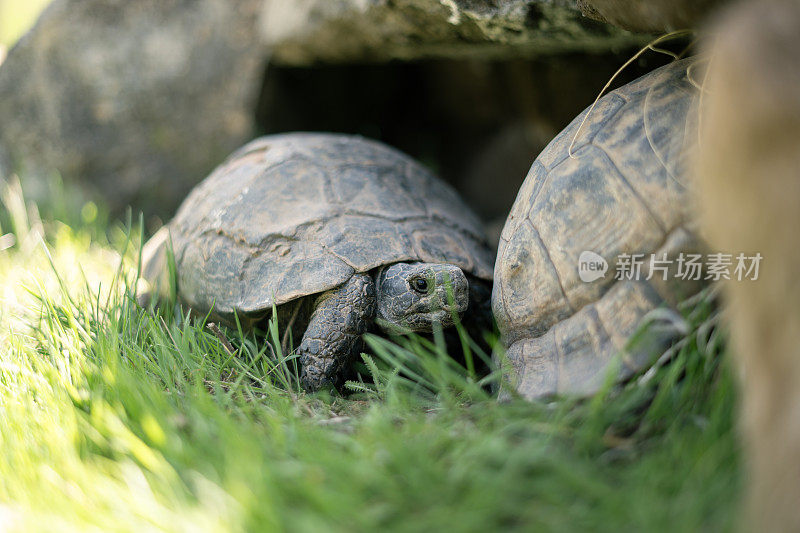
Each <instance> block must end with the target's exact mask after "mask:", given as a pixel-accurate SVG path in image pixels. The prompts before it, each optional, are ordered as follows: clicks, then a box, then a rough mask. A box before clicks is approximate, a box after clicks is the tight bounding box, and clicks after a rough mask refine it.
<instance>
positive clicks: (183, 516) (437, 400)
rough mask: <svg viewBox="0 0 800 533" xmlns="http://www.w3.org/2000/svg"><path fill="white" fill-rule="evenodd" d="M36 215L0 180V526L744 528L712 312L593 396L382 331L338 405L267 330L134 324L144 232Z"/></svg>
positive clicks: (175, 316) (703, 303)
mask: <svg viewBox="0 0 800 533" xmlns="http://www.w3.org/2000/svg"><path fill="white" fill-rule="evenodd" d="M12 183H13V182H12ZM42 210H43V212H44V211H47V212H48V213H51V214H50V215H48V216H47V217H45V220H44V221H42V220H40V217H39V215H38V213H37V210H36V209H34V208H33V207H32V206H30V205H26V204H25V202H24V201H23V198H22V195H21V193H20V192H19V188H18V187H17V186H15V185H13V184H12V185H10V186H6V187H5V188H4V193H3V204H2V207H0V224H2V227H0V235H12V236H13V237H9V238H7V239H6V241H5V242H12V239H13V242H14V243H15V244H14V245H13V246H11V247H10V248H8V249H5V250H3V251H0V298H1V300H0V420H1V421H2V422H0V529H2V527H1V526H12V527H13V526H15V527H16V528H18V529H19V530H22V531H31V530H39V531H54V530H69V529H73V530H79V531H85V530H91V529H96V530H125V531H128V530H136V531H140V530H143V529H144V530H148V529H166V530H174V531H202V530H214V531H270V530H301V531H317V530H321V531H325V530H342V531H344V530H347V531H366V530H376V529H389V530H403V531H418V530H448V531H449V530H465V531H492V530H497V529H525V530H535V529H544V530H575V529H589V530H601V531H618V530H620V529H623V530H670V531H674V530H679V531H680V530H708V529H710V530H729V529H732V528H734V526H735V524H736V523H737V517H738V507H737V495H738V487H739V467H738V464H739V460H738V451H737V445H736V441H735V435H734V430H733V416H734V405H735V398H734V396H735V394H734V391H733V387H732V380H731V376H730V371H729V370H728V368H727V365H726V364H725V362H724V358H723V357H721V354H720V352H721V350H722V349H723V348H722V343H721V342H719V341H720V338H721V337H720V336H719V334H716V336H715V337H712V342H708V338H709V335H708V333H709V331H707V330H708V328H707V327H705V326H704V324H708V320H709V317H710V316H711V314H712V313H713V308H712V307H711V306H709V304H708V301H707V299H705V298H703V299H700V300H699V301H698V302H696V303H695V304H694V305H693V306H691V308H690V309H689V310H687V313H688V312H691V313H692V314H691V315H688V317H689V321H690V323H691V324H692V326H693V327H692V333H691V334H690V335H689V336H688V337H687V339H686V341H685V342H684V343H683V345H682V347H681V348H680V350H677V353H676V354H675V356H674V357H673V360H672V361H671V362H669V363H667V364H665V365H663V366H661V367H659V368H657V369H656V370H655V371H654V372H653V373H651V374H650V375H648V376H647V377H646V378H640V379H638V380H633V381H632V382H631V383H629V384H628V385H627V386H625V387H623V388H610V389H609V390H607V391H605V392H604V393H603V394H601V395H599V396H597V397H596V398H594V399H592V400H591V401H586V402H576V401H568V400H562V401H554V402H551V403H547V404H541V403H540V404H530V403H526V402H523V401H517V400H513V401H510V402H508V403H498V402H497V401H496V399H495V397H494V395H493V393H492V388H491V386H490V384H491V381H492V380H493V377H492V376H490V377H485V376H482V375H479V374H477V373H476V372H475V371H474V370H473V369H472V368H468V367H466V366H465V367H462V366H461V365H458V364H456V363H455V362H454V361H452V360H451V359H450V358H448V357H447V354H445V353H443V350H442V348H441V343H437V342H436V341H435V339H434V341H430V342H429V341H425V340H423V339H419V338H409V339H400V340H397V341H396V342H390V341H387V340H385V339H381V338H379V337H369V338H368V352H369V353H368V355H367V357H365V360H364V363H363V365H362V366H361V374H360V375H361V380H360V381H355V382H351V383H350V387H349V390H350V394H349V395H348V396H344V397H343V396H335V395H331V394H329V393H323V394H318V395H307V394H305V393H303V392H302V391H300V390H299V389H298V388H297V386H296V384H297V382H296V378H295V377H294V376H295V370H294V366H293V361H292V355H291V353H287V354H284V353H282V351H281V342H280V339H281V336H280V332H278V331H277V330H276V329H275V327H274V324H273V325H272V326H270V328H269V329H270V331H269V332H268V340H267V341H265V340H264V339H263V338H260V337H257V336H256V335H253V334H247V335H242V334H240V333H239V332H237V331H236V330H235V329H223V330H222V331H220V333H221V335H223V336H224V337H225V338H226V340H229V342H230V346H226V345H225V343H223V342H222V341H221V339H220V337H219V336H218V335H217V334H215V332H214V331H211V330H209V329H208V328H206V327H203V325H202V324H199V323H195V322H193V321H191V320H188V319H186V318H185V317H183V316H182V315H181V313H180V312H173V310H171V309H162V310H160V311H154V310H143V309H141V308H140V307H138V306H137V305H136V304H135V302H134V300H133V299H132V297H131V294H130V288H131V287H133V286H134V284H135V280H134V277H135V264H136V258H137V248H138V246H139V239H138V237H137V235H138V233H137V231H136V230H134V231H129V230H128V229H127V227H126V226H123V225H112V226H111V227H110V228H106V227H105V224H104V223H103V218H102V215H98V214H97V209H96V208H94V211H93V209H92V208H88V209H87V210H86V212H84V214H83V215H80V214H75V215H74V216H73V217H72V218H69V213H67V212H66V211H62V212H60V211H59V210H58V209H52V208H48V209H46V210H45V209H44V208H43V209H42ZM59 213H61V214H59ZM65 219H69V225H67V224H64V223H63V222H59V220H65ZM231 348H232V349H233V352H232V353H231ZM471 351H472V353H473V356H474V357H475V360H476V361H477V360H479V359H480V358H481V357H485V354H482V353H481V351H480V348H479V347H478V346H477V345H476V346H472V347H471Z"/></svg>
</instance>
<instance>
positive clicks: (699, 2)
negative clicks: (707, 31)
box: [578, 0, 726, 32]
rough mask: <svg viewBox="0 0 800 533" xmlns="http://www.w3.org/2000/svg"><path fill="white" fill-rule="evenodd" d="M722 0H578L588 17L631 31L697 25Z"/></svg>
mask: <svg viewBox="0 0 800 533" xmlns="http://www.w3.org/2000/svg"><path fill="white" fill-rule="evenodd" d="M725 1H726V0H578V7H579V8H580V10H581V11H582V12H583V13H584V14H585V15H586V16H588V17H591V18H593V19H595V20H599V21H602V22H608V23H610V24H614V25H616V26H619V27H620V28H625V29H627V30H631V31H638V32H668V31H674V30H681V29H692V28H695V27H697V26H698V25H699V24H700V23H701V22H702V20H703V19H704V18H705V17H706V16H707V15H708V14H709V13H710V12H711V11H712V10H713V9H714V8H716V7H717V6H719V5H721V4H722V3H723V2H725Z"/></svg>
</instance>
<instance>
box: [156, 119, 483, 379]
mask: <svg viewBox="0 0 800 533" xmlns="http://www.w3.org/2000/svg"><path fill="white" fill-rule="evenodd" d="M170 241H171V243H172V244H171V245H172V249H173V253H174V259H175V266H176V270H177V292H178V297H179V300H181V302H182V303H184V304H186V305H187V306H188V307H190V308H191V310H192V311H193V312H194V313H195V314H199V315H205V314H210V316H211V317H212V318H213V319H214V320H218V321H221V322H223V323H228V324H231V323H233V321H234V320H235V318H234V316H236V317H238V319H239V321H240V323H241V324H243V325H244V326H245V327H251V326H253V325H254V324H255V323H257V322H258V321H260V320H262V319H264V318H265V317H266V316H267V315H268V314H269V313H270V312H271V310H272V308H273V306H276V307H277V309H278V316H279V317H281V318H282V319H283V322H282V326H285V327H290V328H292V331H293V332H297V333H298V335H297V336H295V337H294V338H299V336H302V341H301V342H300V344H299V347H298V348H297V353H298V356H299V357H298V358H299V362H300V364H301V365H302V371H301V384H302V386H303V387H304V388H305V389H307V390H312V391H313V390H317V389H319V388H321V387H324V386H331V385H333V386H337V385H339V384H340V383H341V380H342V376H343V374H344V371H345V369H346V368H347V367H348V363H349V362H350V361H351V360H352V359H353V357H354V356H355V355H357V354H358V352H359V350H360V349H361V336H362V334H363V333H364V332H366V331H367V330H368V329H369V328H370V327H371V326H372V325H373V324H377V325H378V326H379V327H380V328H382V329H383V330H385V331H414V332H429V331H431V330H432V329H433V328H434V326H435V324H440V325H441V326H442V327H448V326H451V325H452V324H453V321H454V318H455V315H458V316H463V314H464V313H465V312H466V311H467V309H468V307H473V308H474V310H479V309H480V307H481V306H483V307H484V308H485V310H486V311H485V312H486V314H487V315H489V316H491V315H490V313H491V311H490V309H489V298H490V296H489V294H490V290H491V289H490V287H491V279H492V271H493V269H492V264H493V255H492V253H491V252H490V250H489V247H488V245H487V244H486V243H487V240H486V238H485V236H484V235H483V230H482V228H481V225H480V223H479V221H478V219H477V217H476V216H475V215H474V214H473V213H472V212H471V211H470V209H469V208H468V207H467V206H466V205H465V204H464V203H463V201H462V200H461V199H460V198H459V197H458V195H457V194H456V192H455V191H454V190H453V189H452V188H451V187H450V186H448V185H446V184H445V183H444V182H442V181H440V180H439V179H438V178H436V177H435V176H434V175H433V174H432V173H431V172H429V171H428V170H426V169H425V168H424V167H423V166H422V165H421V164H419V163H417V162H416V161H414V160H413V159H412V158H410V157H409V156H407V155H405V154H403V153H401V152H399V151H397V150H395V149H393V148H390V147H388V146H386V145H384V144H381V143H379V142H376V141H372V140H367V139H364V138H361V137H358V136H350V135H340V134H324V133H289V134H281V135H271V136H266V137H261V138H259V139H256V140H254V141H252V142H250V143H249V144H247V145H245V146H244V147H242V148H241V149H240V150H238V151H237V152H235V153H234V154H232V155H231V156H230V157H229V158H228V159H227V160H226V161H225V162H223V163H222V164H221V165H220V166H219V167H217V168H216V169H215V170H214V171H213V172H212V173H211V174H210V175H209V176H208V177H207V178H206V179H205V180H204V181H203V182H201V183H200V184H199V185H198V186H197V187H196V188H195V189H194V190H193V191H192V192H191V193H190V194H189V195H188V197H187V198H186V200H185V201H184V202H183V204H182V205H181V206H180V208H179V210H178V211H177V213H176V215H175V217H174V218H173V219H172V221H171V222H169V224H168V225H167V226H165V227H164V228H162V230H160V231H159V233H158V234H156V235H155V236H154V237H153V238H152V239H151V240H150V241H149V242H148V243H147V245H146V246H145V251H144V253H143V256H144V260H143V273H144V277H145V278H149V279H150V280H151V281H152V282H154V283H155V282H157V281H158V279H159V277H161V278H162V280H163V276H164V275H165V271H166V269H165V263H166V261H165V257H166V249H167V246H168V242H170ZM292 315H293V316H295V319H294V320H289V321H286V320H285V317H287V316H292Z"/></svg>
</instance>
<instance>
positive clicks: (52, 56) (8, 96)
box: [0, 0, 265, 214]
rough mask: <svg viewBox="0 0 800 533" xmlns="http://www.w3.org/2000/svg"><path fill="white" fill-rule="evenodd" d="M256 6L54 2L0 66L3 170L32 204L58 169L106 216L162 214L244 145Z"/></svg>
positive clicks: (249, 2)
mask: <svg viewBox="0 0 800 533" xmlns="http://www.w3.org/2000/svg"><path fill="white" fill-rule="evenodd" d="M259 8H260V0H237V1H230V0H196V1H191V2H186V1H180V0H137V1H136V2H128V1H123V0H55V1H54V2H53V4H52V5H51V6H50V7H49V8H48V9H47V10H46V11H45V12H44V14H43V15H42V16H41V18H40V19H39V21H38V22H37V24H36V26H35V27H34V29H33V30H32V31H31V32H29V33H28V34H27V35H26V36H25V37H24V38H23V39H22V40H21V41H20V42H19V43H18V44H17V46H15V47H14V48H12V49H11V50H10V52H9V54H8V57H7V59H6V61H5V62H4V63H3V65H2V67H1V68H0V154H2V152H3V151H4V150H5V152H6V155H5V157H4V159H5V164H4V166H5V167H6V168H5V171H6V172H7V171H8V170H9V167H16V168H19V169H20V170H23V177H24V179H25V180H26V182H27V183H26V185H27V186H28V189H29V190H33V192H32V194H34V195H35V189H36V187H35V185H36V179H35V178H36V177H37V176H43V175H45V174H47V173H48V172H50V171H51V170H52V169H57V170H59V171H60V172H61V173H62V175H63V176H64V177H65V178H66V179H67V180H71V181H73V182H80V183H82V184H86V185H88V186H89V187H90V188H92V189H94V190H95V191H97V192H99V193H100V194H101V195H102V196H103V197H104V198H105V200H107V202H108V203H109V204H110V206H111V207H112V209H113V208H116V209H120V208H122V207H123V206H125V205H127V204H129V203H133V204H134V205H136V206H137V207H143V208H144V209H145V211H146V212H159V213H162V214H164V213H166V214H168V213H169V212H170V211H171V210H172V208H173V207H174V205H175V203H176V202H177V201H179V200H180V199H181V198H182V196H183V195H184V193H185V191H187V190H188V189H189V188H190V187H191V186H192V185H193V184H194V183H196V182H198V181H200V180H201V179H202V178H203V177H204V176H205V175H206V173H207V172H208V171H209V170H210V169H211V168H213V167H214V166H215V165H216V164H217V163H219V161H220V160H222V158H224V157H225V156H226V155H227V154H228V153H229V152H230V151H231V150H232V149H234V148H235V147H237V146H238V145H240V144H241V143H242V142H243V141H245V140H246V139H247V138H248V137H249V136H250V135H251V122H252V107H253V103H252V97H254V96H255V92H256V91H257V89H258V87H259V79H260V77H261V74H262V71H263V58H264V56H265V53H264V51H263V50H262V49H261V47H260V46H259V38H258V31H257V20H258V13H259ZM0 158H3V156H2V155H0ZM0 165H3V164H2V163H0ZM0 170H2V169H0Z"/></svg>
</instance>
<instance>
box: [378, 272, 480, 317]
mask: <svg viewBox="0 0 800 533" xmlns="http://www.w3.org/2000/svg"><path fill="white" fill-rule="evenodd" d="M376 281H377V283H376V285H377V287H376V289H377V303H378V313H377V314H378V316H377V318H378V324H380V325H381V327H383V328H384V329H389V330H391V329H399V330H411V331H418V332H428V331H432V330H433V325H434V324H437V323H438V324H441V326H442V327H448V326H452V325H453V315H456V316H458V317H461V315H462V314H463V313H464V311H466V310H467V305H468V304H469V282H468V281H467V277H466V276H465V275H464V272H462V270H461V269H460V268H458V267H457V266H455V265H450V264H441V263H394V264H392V265H389V266H387V267H384V268H383V269H381V271H380V272H379V273H378V276H377V280H376Z"/></svg>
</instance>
